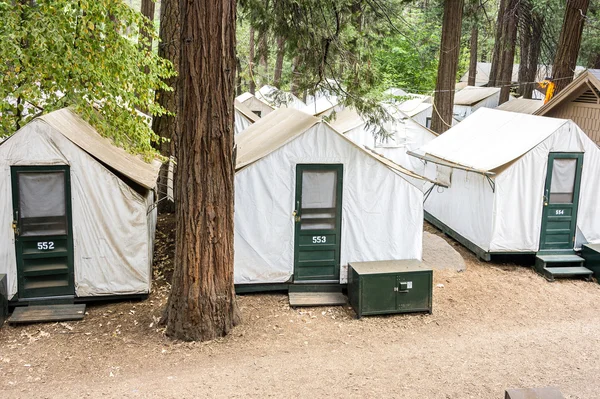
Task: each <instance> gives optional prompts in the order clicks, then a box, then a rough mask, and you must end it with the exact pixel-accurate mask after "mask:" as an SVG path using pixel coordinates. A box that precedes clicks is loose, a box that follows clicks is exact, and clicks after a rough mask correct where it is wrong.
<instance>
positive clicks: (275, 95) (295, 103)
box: [256, 85, 306, 109]
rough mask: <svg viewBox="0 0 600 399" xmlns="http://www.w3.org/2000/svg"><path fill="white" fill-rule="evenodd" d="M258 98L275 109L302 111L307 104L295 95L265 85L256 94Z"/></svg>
mask: <svg viewBox="0 0 600 399" xmlns="http://www.w3.org/2000/svg"><path fill="white" fill-rule="evenodd" d="M256 98H258V99H259V100H261V101H263V102H265V103H267V104H269V105H270V106H271V107H273V108H295V109H302V108H304V107H306V104H304V102H303V101H302V100H300V99H299V98H298V97H296V96H295V95H294V94H292V93H289V92H286V91H283V90H279V89H278V88H277V87H274V86H269V85H264V86H263V87H261V88H260V90H258V91H257V92H256Z"/></svg>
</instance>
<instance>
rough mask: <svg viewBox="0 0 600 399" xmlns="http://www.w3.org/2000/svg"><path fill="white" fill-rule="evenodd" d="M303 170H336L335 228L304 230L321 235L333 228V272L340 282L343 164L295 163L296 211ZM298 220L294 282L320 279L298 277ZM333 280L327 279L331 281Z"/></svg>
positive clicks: (296, 223)
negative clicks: (334, 250) (334, 247)
mask: <svg viewBox="0 0 600 399" xmlns="http://www.w3.org/2000/svg"><path fill="white" fill-rule="evenodd" d="M304 170H335V171H336V172H337V180H336V205H337V209H336V215H335V217H336V221H337V223H336V227H335V229H327V230H304V231H310V235H323V234H330V232H331V231H332V230H333V231H335V235H336V238H337V243H336V244H335V245H337V251H336V256H335V266H334V274H335V276H337V277H336V278H337V279H336V280H335V282H336V283H339V282H340V257H341V251H342V206H343V203H344V202H343V192H344V164H342V163H315V164H312V163H311V164H296V192H295V193H294V205H293V206H294V209H295V210H296V212H298V211H299V210H300V209H301V207H300V205H301V204H302V171H304ZM294 217H299V218H301V217H302V215H301V214H298V215H296V214H294ZM298 221H299V219H298V220H295V221H294V282H303V283H306V282H310V281H321V280H310V279H302V278H299V277H298V257H299V253H300V240H299V239H298V237H299V236H300V233H301V231H303V230H301V229H300V225H301V223H298ZM333 281H334V280H331V281H328V282H333Z"/></svg>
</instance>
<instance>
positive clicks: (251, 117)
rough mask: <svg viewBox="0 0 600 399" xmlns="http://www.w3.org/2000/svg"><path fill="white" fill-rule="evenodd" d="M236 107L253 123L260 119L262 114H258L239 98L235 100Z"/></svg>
mask: <svg viewBox="0 0 600 399" xmlns="http://www.w3.org/2000/svg"><path fill="white" fill-rule="evenodd" d="M234 106H235V109H236V110H238V111H239V112H240V113H241V114H242V115H244V116H245V117H246V118H248V119H249V120H250V121H251V122H252V123H254V122H256V121H257V120H259V119H260V116H258V115H256V114H255V113H254V112H252V110H251V109H250V108H248V106H247V105H246V104H243V103H241V102H239V101H238V100H235V101H234Z"/></svg>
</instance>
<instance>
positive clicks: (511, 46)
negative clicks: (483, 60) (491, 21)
mask: <svg viewBox="0 0 600 399" xmlns="http://www.w3.org/2000/svg"><path fill="white" fill-rule="evenodd" d="M518 4H519V0H508V2H507V8H506V14H505V15H504V31H503V32H502V42H501V46H502V47H501V56H502V58H501V64H500V70H499V73H498V77H497V79H496V86H500V101H499V104H502V103H505V102H507V101H508V98H509V96H510V88H511V84H512V82H513V80H512V72H513V66H514V62H515V46H516V44H517V22H518V19H517V8H518Z"/></svg>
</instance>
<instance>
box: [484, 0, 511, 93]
mask: <svg viewBox="0 0 600 399" xmlns="http://www.w3.org/2000/svg"><path fill="white" fill-rule="evenodd" d="M507 3H508V0H500V4H499V6H498V19H497V21H496V37H495V40H494V51H493V53H492V65H491V67H490V76H489V82H488V86H489V87H495V86H496V80H497V79H498V75H499V73H500V65H501V64H502V33H503V31H504V15H505V14H506V5H507Z"/></svg>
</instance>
